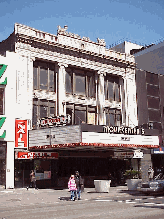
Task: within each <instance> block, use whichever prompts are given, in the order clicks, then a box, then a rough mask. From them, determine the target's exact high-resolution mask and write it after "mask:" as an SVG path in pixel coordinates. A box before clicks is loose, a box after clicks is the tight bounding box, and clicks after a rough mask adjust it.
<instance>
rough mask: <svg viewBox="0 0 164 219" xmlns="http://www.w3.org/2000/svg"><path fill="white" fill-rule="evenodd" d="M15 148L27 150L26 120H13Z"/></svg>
mask: <svg viewBox="0 0 164 219" xmlns="http://www.w3.org/2000/svg"><path fill="white" fill-rule="evenodd" d="M15 147H16V148H27V120H15Z"/></svg>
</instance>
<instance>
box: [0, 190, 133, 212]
mask: <svg viewBox="0 0 164 219" xmlns="http://www.w3.org/2000/svg"><path fill="white" fill-rule="evenodd" d="M133 195H137V192H136V191H128V189H127V186H117V187H110V190H109V193H98V192H96V190H95V188H85V189H84V192H83V193H82V200H80V201H86V200H91V199H96V198H105V197H106V198H112V199H113V198H115V197H132V196H133ZM69 199H70V192H69V191H68V189H63V190H57V189H39V190H35V189H32V188H30V189H29V190H28V191H27V189H26V188H18V189H0V208H2V207H3V206H11V207H13V206H18V205H21V206H22V205H23V206H27V205H37V204H43V205H44V204H53V203H56V202H62V201H68V200H69Z"/></svg>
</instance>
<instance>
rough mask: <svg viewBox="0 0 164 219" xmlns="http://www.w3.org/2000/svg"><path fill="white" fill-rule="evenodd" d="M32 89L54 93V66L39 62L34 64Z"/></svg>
mask: <svg viewBox="0 0 164 219" xmlns="http://www.w3.org/2000/svg"><path fill="white" fill-rule="evenodd" d="M33 89H41V90H48V91H54V92H56V73H55V64H52V63H46V62H39V61H36V62H34V67H33Z"/></svg>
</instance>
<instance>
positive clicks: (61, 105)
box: [57, 63, 68, 116]
mask: <svg viewBox="0 0 164 219" xmlns="http://www.w3.org/2000/svg"><path fill="white" fill-rule="evenodd" d="M66 67H68V65H67V64H63V63H58V69H57V73H58V79H57V85H58V88H57V114H58V115H59V116H60V115H66V102H65V100H66V90H65V68H66Z"/></svg>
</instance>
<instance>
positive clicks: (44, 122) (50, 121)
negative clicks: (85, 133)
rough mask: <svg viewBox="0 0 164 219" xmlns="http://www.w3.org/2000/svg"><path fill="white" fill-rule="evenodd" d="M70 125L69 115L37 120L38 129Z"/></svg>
mask: <svg viewBox="0 0 164 219" xmlns="http://www.w3.org/2000/svg"><path fill="white" fill-rule="evenodd" d="M70 123H71V116H70V115H66V116H56V117H51V118H42V119H39V120H38V126H39V127H53V126H64V125H67V124H70Z"/></svg>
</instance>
